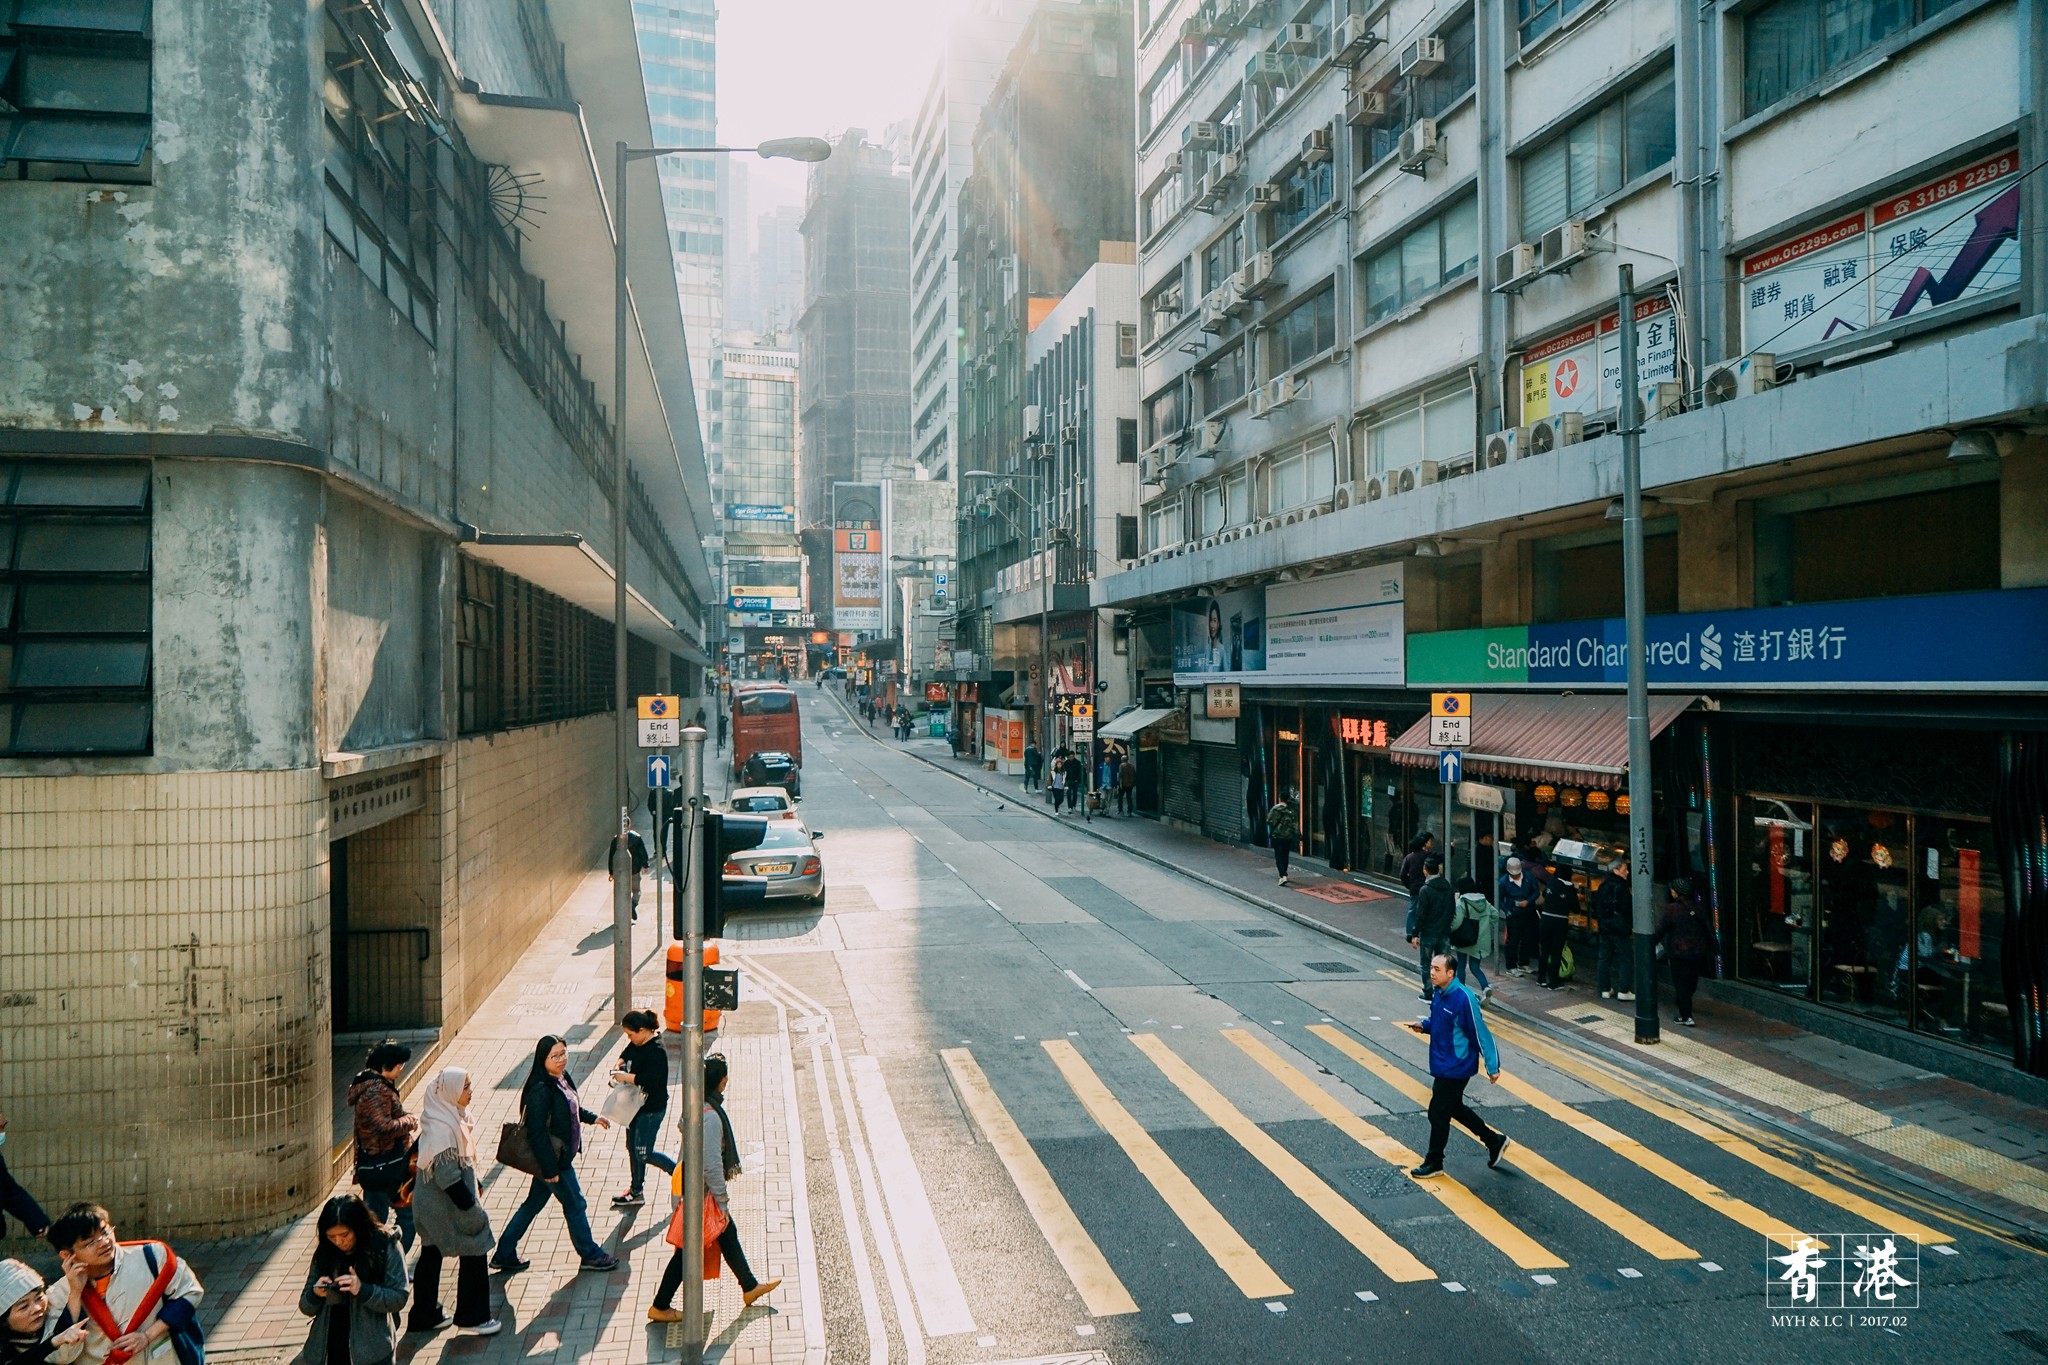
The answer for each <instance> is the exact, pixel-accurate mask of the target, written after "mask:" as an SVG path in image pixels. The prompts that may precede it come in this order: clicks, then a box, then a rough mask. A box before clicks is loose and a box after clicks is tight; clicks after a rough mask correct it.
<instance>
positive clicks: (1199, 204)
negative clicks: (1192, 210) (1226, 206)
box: [1195, 166, 1223, 213]
mask: <svg viewBox="0 0 2048 1365" xmlns="http://www.w3.org/2000/svg"><path fill="white" fill-rule="evenodd" d="M1195 207H1196V209H1198V210H1200V211H1201V212H1203V213H1214V212H1216V210H1218V209H1220V208H1222V207H1223V177H1222V176H1220V175H1218V174H1216V168H1215V167H1214V166H1211V167H1210V168H1209V170H1208V171H1207V172H1206V173H1205V174H1204V175H1203V176H1202V178H1201V179H1200V180H1198V181H1196V182H1195Z"/></svg>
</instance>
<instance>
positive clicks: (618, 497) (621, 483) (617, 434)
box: [612, 142, 661, 1017]
mask: <svg viewBox="0 0 2048 1365" xmlns="http://www.w3.org/2000/svg"><path fill="white" fill-rule="evenodd" d="M612 224H613V227H612V708H613V710H612V719H613V725H612V740H613V758H614V760H615V763H616V765H617V772H616V774H615V776H614V784H613V793H612V794H613V796H614V797H615V798H616V799H617V800H618V803H619V841H618V851H617V853H615V854H614V855H613V857H612V1014H613V1016H614V1017H616V1016H618V1015H621V1014H624V1013H625V1012H626V1011H627V1010H629V1009H631V1008H633V850H632V849H631V848H629V847H628V843H629V840H628V837H627V836H628V835H629V834H630V833H631V831H632V828H633V804H632V795H631V786H630V783H631V781H632V768H633V730H632V725H633V720H632V717H630V716H629V715H627V714H626V705H627V701H628V699H629V693H630V690H631V689H630V688H629V687H628V686H627V679H626V541H627V532H626V144H625V143H623V142H621V143H619V144H618V160H617V162H616V163H615V164H614V167H613V171H612ZM660 837H661V835H660V832H659V831H657V832H656V833H655V838H656V839H659V838H660ZM655 879H656V880H657V881H659V880H660V872H659V871H658V870H657V871H656V873H655Z"/></svg>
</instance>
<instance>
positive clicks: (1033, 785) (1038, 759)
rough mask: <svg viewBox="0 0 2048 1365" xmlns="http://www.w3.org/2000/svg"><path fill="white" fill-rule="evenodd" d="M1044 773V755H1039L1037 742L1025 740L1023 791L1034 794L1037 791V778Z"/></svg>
mask: <svg viewBox="0 0 2048 1365" xmlns="http://www.w3.org/2000/svg"><path fill="white" fill-rule="evenodd" d="M1044 771H1045V755H1044V754H1042V753H1040V752H1039V751H1038V741H1037V740H1035V739H1027V740H1025V741H1024V790H1025V791H1028V792H1035V791H1037V790H1038V779H1039V776H1040V774H1042V773H1043V772H1044Z"/></svg>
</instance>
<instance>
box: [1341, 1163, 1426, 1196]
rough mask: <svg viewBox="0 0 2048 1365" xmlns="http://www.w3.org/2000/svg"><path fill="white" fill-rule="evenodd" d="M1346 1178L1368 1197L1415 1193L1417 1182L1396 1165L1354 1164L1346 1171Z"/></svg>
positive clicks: (1353, 1186)
mask: <svg viewBox="0 0 2048 1365" xmlns="http://www.w3.org/2000/svg"><path fill="white" fill-rule="evenodd" d="M1344 1178H1345V1179H1346V1180H1348V1181H1349V1182H1351V1187H1352V1188H1353V1189H1355V1190H1357V1191H1358V1192H1359V1193H1360V1194H1362V1195H1364V1196H1365V1197H1366V1198H1367V1199H1391V1198H1393V1197H1394V1196H1395V1195H1402V1194H1413V1193H1415V1182H1414V1181H1413V1180H1411V1179H1409V1178H1408V1175H1407V1173H1406V1172H1405V1171H1402V1170H1401V1169H1400V1168H1399V1167H1396V1166H1353V1167H1351V1168H1350V1169H1348V1170H1346V1171H1345V1172H1344Z"/></svg>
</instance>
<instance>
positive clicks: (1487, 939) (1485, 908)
mask: <svg viewBox="0 0 2048 1365" xmlns="http://www.w3.org/2000/svg"><path fill="white" fill-rule="evenodd" d="M1466 920H1477V921H1479V937H1478V938H1476V939H1474V940H1472V946H1471V947H1469V948H1459V949H1458V951H1459V952H1461V953H1463V954H1465V956H1467V957H1491V956H1493V948H1494V942H1495V939H1496V938H1497V936H1498V934H1499V930H1500V911H1498V910H1496V909H1494V908H1493V902H1492V901H1489V900H1488V899H1486V897H1484V896H1482V895H1480V894H1479V893H1478V892H1477V891H1467V892H1464V893H1463V894H1461V895H1460V896H1459V897H1458V908H1457V913H1456V914H1454V915H1452V916H1451V928H1452V930H1454V931H1455V930H1456V929H1457V928H1458V926H1459V925H1461V924H1463V923H1464V922H1465V921H1466ZM1446 937H1449V935H1446Z"/></svg>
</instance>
